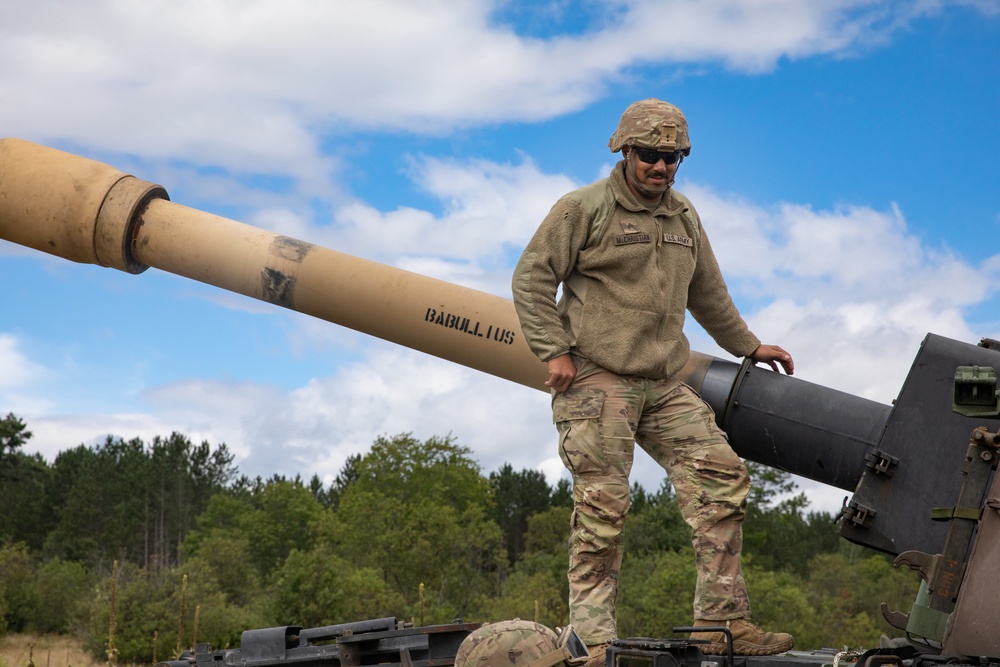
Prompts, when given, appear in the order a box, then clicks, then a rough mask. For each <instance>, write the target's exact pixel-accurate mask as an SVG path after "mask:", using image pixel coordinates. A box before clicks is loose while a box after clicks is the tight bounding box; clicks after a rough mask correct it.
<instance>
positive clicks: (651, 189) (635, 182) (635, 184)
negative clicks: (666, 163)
mask: <svg viewBox="0 0 1000 667" xmlns="http://www.w3.org/2000/svg"><path fill="white" fill-rule="evenodd" d="M629 157H631V156H629ZM648 175H649V176H664V177H666V176H667V174H666V173H663V172H650V173H649V174H648ZM625 178H626V180H627V181H628V183H629V185H630V186H631V187H632V189H633V190H635V192H637V193H638V194H639V196H640V197H642V198H643V199H649V200H651V201H652V200H658V199H660V198H661V197H662V196H663V193H664V192H666V191H667V190H669V189H670V186H672V185H673V184H674V177H673V176H671V177H670V180H668V181H664V182H663V183H650V184H647V183H641V182H640V181H639V177H638V175H637V174H636V173H635V165H634V164H633V163H632V160H630V159H629V160H625Z"/></svg>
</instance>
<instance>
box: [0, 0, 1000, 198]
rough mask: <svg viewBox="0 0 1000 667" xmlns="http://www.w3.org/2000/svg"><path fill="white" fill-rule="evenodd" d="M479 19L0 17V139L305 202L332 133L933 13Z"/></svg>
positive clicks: (361, 4) (781, 48)
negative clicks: (137, 163)
mask: <svg viewBox="0 0 1000 667" xmlns="http://www.w3.org/2000/svg"><path fill="white" fill-rule="evenodd" d="M496 7H497V5H496V3H494V2H490V1H488V0H468V1H466V2H461V3H455V2H451V1H448V0H421V1H413V0H354V1H348V2H336V3H330V2H319V1H316V0H288V2H284V3H281V4H275V3H271V2H264V1H263V0H256V1H254V0H247V1H245V2H240V3H232V2H226V1H225V0H212V1H195V0H181V1H177V0H171V1H169V2H168V1H167V0H147V1H143V2H138V1H132V2H127V1H126V2H113V1H111V0H103V1H95V2H88V3H86V4H85V5H84V4H66V3H62V2H57V1H56V0H39V1H37V2H33V3H3V5H0V62H3V63H4V64H5V66H4V67H3V68H0V98H2V99H6V100H17V104H5V105H0V125H2V126H3V127H4V128H5V132H9V133H11V134H12V135H13V136H22V137H24V138H31V139H35V140H41V141H44V142H60V143H62V142H66V143H69V144H71V145H72V144H76V145H83V146H88V147H92V148H93V149H96V150H100V151H113V152H118V153H124V154H133V155H141V156H145V157H147V158H157V159H161V160H170V161H177V160H181V161H188V162H190V163H192V164H197V165H219V166H222V167H224V168H226V169H228V170H231V171H233V172H251V173H270V174H282V175H289V176H292V177H293V178H295V179H296V180H297V182H298V185H299V186H300V187H302V188H303V189H304V190H305V191H307V192H310V193H318V192H322V190H323V188H324V187H325V186H326V182H327V180H328V177H329V175H330V173H331V172H332V171H333V170H335V169H336V168H337V164H338V160H337V158H336V157H329V156H326V155H324V152H325V151H324V152H321V150H320V145H321V143H322V142H324V141H327V140H330V141H332V144H333V145H334V146H336V145H337V143H338V141H337V139H338V137H342V136H343V133H344V132H345V131H351V130H356V129H359V128H377V129H379V130H380V131H383V132H385V131H397V132H400V133H407V132H420V133H424V132H430V133H440V132H445V131H449V130H451V129H453V128H455V127H456V126H472V125H482V124H490V123H499V122H516V121H527V122H532V121H539V120H544V119H549V118H553V117H555V116H558V115H561V114H565V113H567V112H571V111H575V110H579V109H581V108H583V107H584V106H586V105H587V104H588V103H590V102H592V101H594V100H595V99H597V97H598V96H599V95H600V93H601V92H602V91H603V89H604V88H605V87H606V86H608V85H610V84H611V82H612V81H616V80H618V81H620V80H621V79H622V77H623V76H626V75H627V73H628V71H629V70H630V68H634V67H637V66H641V65H643V64H650V63H660V64H664V65H668V66H669V65H671V64H674V65H684V66H687V65H690V64H696V65H697V64H701V63H713V62H719V63H723V64H724V65H725V66H726V67H728V68H731V69H735V70H741V71H752V72H757V71H764V70H769V69H771V68H773V67H774V66H775V64H776V63H777V62H778V61H779V60H780V59H781V58H783V57H805V56H809V55H815V54H826V53H840V52H845V51H849V50H850V49H851V48H854V47H857V46H858V45H864V44H867V43H870V42H872V41H877V39H878V38H879V37H880V36H881V35H884V34H886V33H889V32H891V31H892V30H894V29H895V28H896V27H897V26H898V25H900V24H903V23H905V21H906V20H909V19H910V18H912V16H913V15H915V14H917V15H920V14H926V13H928V12H930V11H933V10H936V9H938V8H939V7H940V3H925V4H923V5H921V6H920V7H919V8H917V9H914V8H900V7H898V6H896V5H886V3H881V2H873V1H872V0H823V1H816V2H809V3H803V2H800V1H799V0H769V1H768V2H756V3H745V2H741V1H737V0H727V1H724V2H713V3H705V2H696V1H694V0H684V1H681V2H671V3H663V2H659V1H655V0H633V1H631V2H613V3H608V11H607V12H605V13H604V14H605V15H607V16H611V17H613V18H612V19H610V20H605V21H601V22H595V23H594V24H593V25H591V26H590V27H589V28H588V29H587V30H584V31H583V32H582V33H579V34H577V33H573V34H555V35H552V36H550V37H548V38H547V39H541V38H537V37H527V36H520V35H518V34H516V33H515V32H514V31H513V30H512V29H511V28H510V27H509V26H505V25H501V24H499V23H497V22H496V21H495V20H494V17H493V14H492V12H493V11H494V9H495V8H496ZM981 10H982V11H987V9H986V8H985V7H982V8H981ZM149 26H155V27H156V29H155V30H150V29H149ZM664 26H668V28H666V29H665V28H664ZM341 150H343V147H342V148H341ZM336 152H337V151H336V150H335V151H334V153H336Z"/></svg>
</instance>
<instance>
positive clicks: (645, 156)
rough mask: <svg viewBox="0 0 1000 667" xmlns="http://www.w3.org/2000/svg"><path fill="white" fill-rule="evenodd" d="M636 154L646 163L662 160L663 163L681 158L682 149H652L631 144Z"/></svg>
mask: <svg viewBox="0 0 1000 667" xmlns="http://www.w3.org/2000/svg"><path fill="white" fill-rule="evenodd" d="M632 150H633V151H635V154H636V156H637V157H638V158H639V159H640V160H642V161H643V162H645V163H646V164H656V163H657V162H659V161H660V160H663V164H673V163H675V162H677V161H678V160H680V159H681V156H682V155H683V154H684V152H683V151H654V150H653V149H652V148H639V147H638V146H632Z"/></svg>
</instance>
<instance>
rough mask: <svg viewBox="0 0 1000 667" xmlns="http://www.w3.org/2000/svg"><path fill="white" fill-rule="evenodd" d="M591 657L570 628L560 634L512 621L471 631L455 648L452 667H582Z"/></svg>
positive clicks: (491, 624)
mask: <svg viewBox="0 0 1000 667" xmlns="http://www.w3.org/2000/svg"><path fill="white" fill-rule="evenodd" d="M588 658H590V653H588V651H587V647H586V646H585V645H584V643H583V641H581V640H580V637H579V636H578V635H577V634H576V631H575V630H573V626H566V627H565V628H562V629H561V630H560V631H559V633H558V634H557V633H555V632H553V631H552V630H551V629H550V628H547V627H545V626H544V625H541V624H540V623H532V622H531V621H522V620H520V619H514V620H512V621H501V622H499V623H488V624H486V625H483V626H481V627H480V628H479V629H477V630H474V631H473V632H472V633H471V634H469V636H468V637H466V638H465V640H464V641H463V642H462V645H461V646H459V647H458V652H457V653H456V654H455V667H553V666H554V665H564V666H567V667H575V666H576V665H582V664H583V663H585V662H586V661H587V660H588Z"/></svg>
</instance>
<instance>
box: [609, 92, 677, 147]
mask: <svg viewBox="0 0 1000 667" xmlns="http://www.w3.org/2000/svg"><path fill="white" fill-rule="evenodd" d="M630 145H635V146H641V147H642V148H652V149H654V150H657V151H663V152H666V151H683V152H684V155H690V154H691V138H690V137H689V136H688V125H687V119H686V118H684V114H683V113H682V112H681V110H680V109H678V108H677V107H675V106H674V105H673V104H670V103H669V102H664V101H663V100H658V99H655V98H652V97H651V98H649V99H646V100H640V101H639V102H633V103H632V104H630V105H629V107H628V108H627V109H625V113H623V114H622V117H621V120H619V121H618V129H617V130H615V133H614V134H612V135H611V139H609V140H608V148H610V149H611V152H612V153H617V152H618V151H620V150H621V149H622V147H623V146H630Z"/></svg>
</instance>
